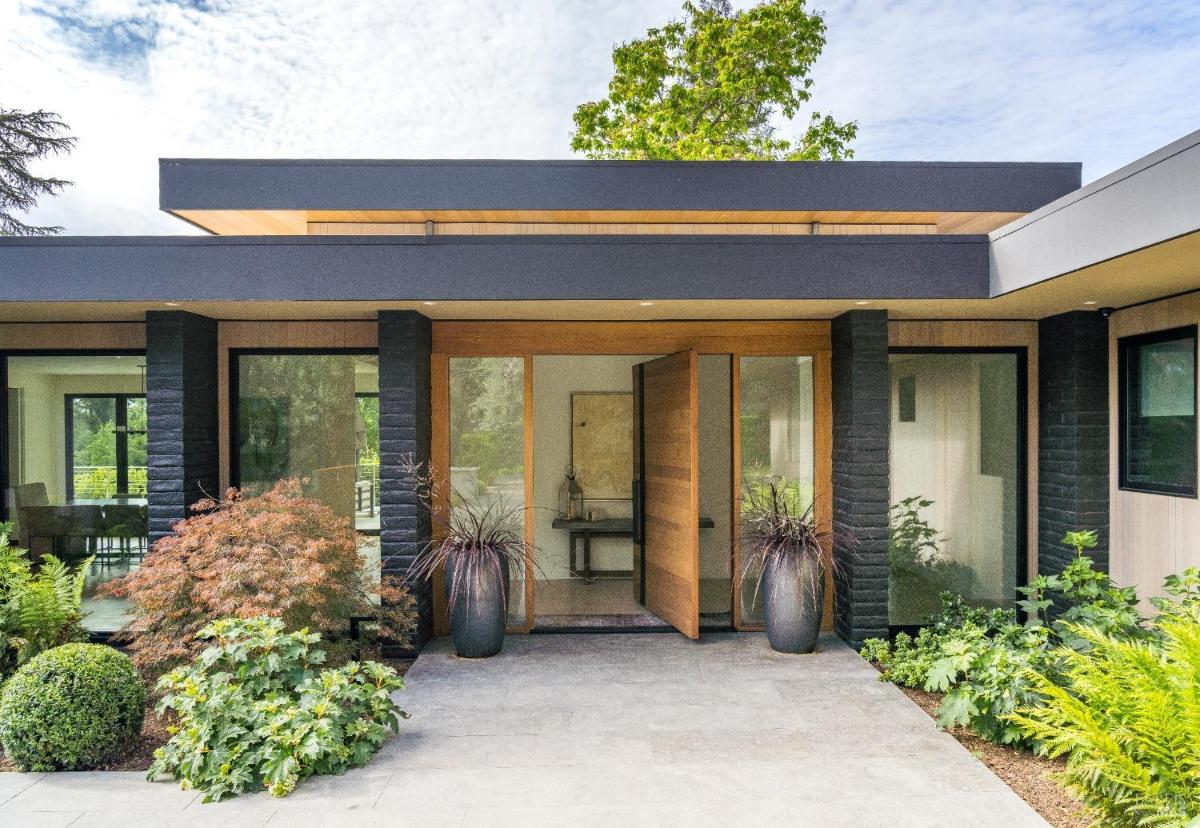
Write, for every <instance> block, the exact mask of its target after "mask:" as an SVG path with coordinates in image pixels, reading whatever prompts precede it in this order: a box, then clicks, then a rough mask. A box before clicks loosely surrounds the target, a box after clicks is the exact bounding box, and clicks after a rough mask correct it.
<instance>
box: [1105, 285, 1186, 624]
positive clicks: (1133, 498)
mask: <svg viewBox="0 0 1200 828" xmlns="http://www.w3.org/2000/svg"><path fill="white" fill-rule="evenodd" d="M1197 324H1200V294H1197V293H1192V294H1189V295H1187V296H1180V297H1177V298H1175V299H1164V300H1162V301H1159V302H1152V303H1150V304H1147V305H1140V306H1138V307H1135V308H1129V309H1126V310H1120V311H1117V312H1116V313H1114V314H1113V315H1112V317H1111V318H1110V319H1109V328H1108V337H1109V339H1108V360H1109V361H1108V384H1109V388H1108V398H1109V411H1110V416H1109V524H1110V532H1109V547H1110V549H1109V562H1110V568H1111V570H1112V576H1113V578H1114V579H1115V580H1116V581H1117V582H1118V583H1120V584H1122V585H1128V586H1135V587H1137V591H1138V595H1139V596H1141V597H1142V599H1143V600H1145V599H1147V598H1150V597H1152V596H1156V595H1162V594H1163V591H1162V582H1163V578H1165V577H1166V576H1167V575H1170V574H1172V573H1178V572H1180V571H1182V570H1183V569H1185V568H1187V567H1189V566H1200V546H1198V545H1197V543H1196V538H1197V536H1200V500H1197V499H1196V498H1191V497H1170V496H1168V495H1157V494H1147V493H1144V492H1130V491H1125V490H1123V489H1121V488H1120V484H1119V480H1120V478H1119V475H1118V471H1119V466H1118V464H1119V462H1120V457H1119V451H1120V423H1119V419H1120V418H1119V416H1118V410H1119V409H1118V389H1119V377H1118V373H1117V340H1118V339H1119V338H1120V337H1123V336H1134V335H1136V334H1143V333H1151V332H1153V331H1161V330H1167V329H1169V328H1177V327H1180V326H1183V325H1197Z"/></svg>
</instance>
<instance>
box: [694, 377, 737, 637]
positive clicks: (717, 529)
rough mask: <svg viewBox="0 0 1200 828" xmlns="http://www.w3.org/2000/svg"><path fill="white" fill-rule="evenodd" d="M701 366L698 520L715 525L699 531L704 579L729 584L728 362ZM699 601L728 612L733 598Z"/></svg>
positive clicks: (709, 595)
mask: <svg viewBox="0 0 1200 828" xmlns="http://www.w3.org/2000/svg"><path fill="white" fill-rule="evenodd" d="M698 363H699V366H698V369H697V372H698V375H699V376H698V386H699V397H700V426H699V437H700V514H701V515H702V516H704V517H708V518H712V520H713V523H714V526H713V528H711V529H701V530H700V578H701V579H702V580H705V579H727V578H729V577H730V574H731V571H732V559H731V549H730V545H731V540H732V530H731V527H730V522H731V520H732V511H733V490H732V482H731V481H732V479H733V478H732V474H733V467H732V464H733V435H732V422H731V420H730V417H731V416H732V410H731V405H730V362H729V357H728V356H724V355H720V354H703V355H701V356H700V358H699V360H698ZM722 598H723V600H722ZM700 600H701V607H700V611H701V612H704V613H714V612H725V611H728V610H729V608H730V601H731V600H732V597H731V595H730V594H729V592H728V591H725V592H720V591H715V590H704V591H702V592H701V596H700Z"/></svg>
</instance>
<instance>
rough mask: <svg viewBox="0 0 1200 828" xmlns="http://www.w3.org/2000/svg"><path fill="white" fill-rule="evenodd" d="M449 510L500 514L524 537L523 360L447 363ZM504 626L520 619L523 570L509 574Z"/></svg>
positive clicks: (456, 360)
mask: <svg viewBox="0 0 1200 828" xmlns="http://www.w3.org/2000/svg"><path fill="white" fill-rule="evenodd" d="M449 370H450V487H451V490H452V495H451V504H450V505H451V507H452V508H456V509H470V510H473V511H474V512H476V513H477V514H480V515H482V514H485V513H488V512H489V511H490V513H491V514H493V515H498V514H505V515H508V516H509V519H510V520H512V521H513V522H514V524H516V526H515V529H516V531H518V532H523V531H524V521H525V514H524V507H525V360H524V359H522V358H521V357H479V358H475V357H471V358H454V359H451V360H450V368H449ZM509 579H510V585H509V593H508V621H509V624H511V625H512V626H522V625H524V624H525V623H526V618H525V572H524V568H520V569H517V570H513V569H510V570H509Z"/></svg>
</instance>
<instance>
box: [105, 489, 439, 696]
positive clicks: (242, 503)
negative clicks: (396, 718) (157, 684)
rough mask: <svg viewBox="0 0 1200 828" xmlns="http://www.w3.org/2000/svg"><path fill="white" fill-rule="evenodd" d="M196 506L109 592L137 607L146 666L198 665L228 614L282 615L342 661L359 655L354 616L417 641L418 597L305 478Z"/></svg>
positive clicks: (137, 637) (133, 636)
mask: <svg viewBox="0 0 1200 828" xmlns="http://www.w3.org/2000/svg"><path fill="white" fill-rule="evenodd" d="M192 510H193V512H194V514H193V515H192V516H191V517H189V518H188V519H186V520H183V521H180V522H179V523H178V524H176V525H175V527H174V528H175V533H174V534H173V535H169V536H167V537H164V538H162V539H161V540H159V541H158V542H157V543H156V544H155V545H154V548H153V550H152V551H151V552H150V554H149V555H147V556H146V559H145V561H144V562H143V563H142V565H141V566H140V567H138V569H136V570H135V571H134V572H132V573H130V574H129V575H126V576H125V577H123V578H120V579H118V580H116V581H113V582H111V583H110V584H109V585H108V586H107V588H106V589H107V591H108V592H109V593H111V594H113V595H115V596H117V597H120V598H125V599H128V600H129V602H130V603H131V604H132V607H131V609H132V612H133V614H134V619H133V620H132V621H131V622H130V623H129V625H127V626H126V628H125V629H124V630H123V631H122V636H123V637H124V638H125V639H126V640H128V641H129V645H130V647H129V648H130V651H131V653H132V655H133V658H134V661H135V662H137V664H138V666H139V667H141V668H142V669H144V670H146V671H148V672H150V673H152V674H153V673H161V672H163V671H165V670H167V669H169V668H170V667H173V666H175V665H178V664H181V663H184V662H186V661H189V660H190V659H192V658H193V657H195V656H196V655H198V654H199V653H200V652H201V651H202V650H203V649H204V647H205V644H204V642H203V641H200V640H198V639H197V634H198V633H199V632H200V630H202V629H203V628H204V627H205V626H207V625H208V624H209V623H211V622H213V621H216V620H217V619H221V618H228V617H236V618H254V617H257V616H274V617H278V618H280V619H281V620H282V622H283V625H284V628H285V629H288V630H299V629H303V628H307V629H311V630H319V631H321V632H322V633H325V634H326V637H327V639H330V640H329V645H328V649H329V653H330V656H331V657H332V658H334V659H335V660H344V659H345V658H346V657H347V656H348V655H349V654H350V650H351V648H352V646H353V645H352V643H351V642H349V641H348V640H346V633H347V631H348V629H349V625H350V618H351V617H354V616H360V617H371V618H378V619H379V623H378V624H377V625H375V631H378V632H379V633H381V634H382V635H384V636H385V637H386V638H388V639H389V640H390V641H393V642H395V643H397V644H400V645H405V644H407V643H408V640H409V637H410V636H411V634H412V631H413V629H414V627H415V613H414V602H413V600H412V598H411V596H410V595H409V594H408V592H407V590H406V589H405V588H404V587H403V586H402V585H400V584H399V583H398V582H396V581H394V580H392V579H391V578H388V577H385V578H383V579H382V582H380V581H379V580H377V578H376V573H374V572H372V571H370V569H369V568H368V567H367V566H366V565H365V564H364V560H363V556H362V555H361V554H360V553H359V549H358V544H359V540H358V535H357V534H356V533H355V531H354V528H353V526H352V525H351V523H350V521H349V520H347V519H346V518H344V517H339V516H338V515H337V514H335V513H334V512H333V511H332V510H331V509H329V508H328V507H327V506H325V505H324V504H322V503H319V502H317V501H315V500H312V499H310V498H307V497H305V496H304V495H303V490H302V481H300V480H297V479H290V480H283V481H281V482H279V483H278V484H276V485H275V487H274V488H272V489H271V490H269V491H267V492H266V493H264V494H261V495H257V496H253V497H251V496H246V495H243V494H242V493H240V492H238V491H237V490H233V489H231V490H230V491H229V492H228V493H227V494H226V496H225V498H224V499H223V500H212V499H207V500H202V501H200V502H199V503H197V504H195V505H194V506H193V507H192ZM377 598H381V599H382V601H381V602H380V603H377ZM367 626H371V625H367ZM339 637H340V640H338V639H339Z"/></svg>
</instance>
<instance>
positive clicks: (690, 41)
mask: <svg viewBox="0 0 1200 828" xmlns="http://www.w3.org/2000/svg"><path fill="white" fill-rule="evenodd" d="M683 11H684V15H685V17H684V19H683V20H672V21H670V22H668V23H667V24H666V25H665V26H662V27H661V28H652V29H650V30H649V31H647V32H646V36H645V37H644V38H642V39H640V40H631V41H629V42H628V43H622V44H620V45H619V46H617V47H616V48H615V49H613V70H614V71H613V77H612V80H611V81H610V82H609V84H608V95H607V97H605V98H603V99H601V100H599V101H591V102H589V103H584V104H581V105H580V106H579V108H578V109H576V110H575V116H574V120H575V133H574V135H572V137H571V148H572V149H573V150H575V151H576V152H582V153H585V154H586V155H587V157H589V158H601V159H604V158H618V159H631V160H644V159H652V160H670V159H691V160H727V159H758V160H762V159H768V160H788V161H810V160H817V159H821V158H828V159H833V160H839V159H845V158H851V157H853V154H854V153H853V151H852V150H851V149H850V147H849V144H850V142H851V141H852V140H853V139H854V137H855V135H856V134H857V133H858V126H857V124H855V123H854V122H849V123H838V122H837V121H835V120H834V119H833V118H832V117H830V116H828V115H822V114H820V113H819V112H813V113H812V114H811V115H810V117H809V121H808V127H807V129H806V130H805V132H804V134H803V135H802V136H800V137H799V138H798V139H796V140H795V141H792V140H788V139H785V138H781V137H779V136H778V135H777V134H776V129H775V126H774V125H773V121H774V120H775V118H776V117H777V116H778V115H780V114H781V115H782V116H783V117H784V118H787V119H792V118H794V117H795V116H796V115H797V114H798V113H799V112H800V108H801V106H802V105H804V104H806V103H808V101H809V100H810V99H811V96H812V91H811V90H812V85H813V81H812V78H811V77H810V73H811V71H812V67H813V64H814V63H815V62H816V60H817V58H818V57H819V56H820V54H821V50H822V49H823V48H824V46H825V21H824V20H823V19H822V18H821V15H820V14H819V13H817V12H811V13H810V12H807V11H806V10H805V7H804V0H767V2H764V3H761V4H759V5H757V6H753V7H751V8H748V9H745V10H743V11H739V12H736V13H735V12H734V11H733V10H732V9H731V7H730V5H729V3H728V2H727V0H701V1H700V2H698V3H693V2H690V0H688V2H685V3H684V4H683Z"/></svg>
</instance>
